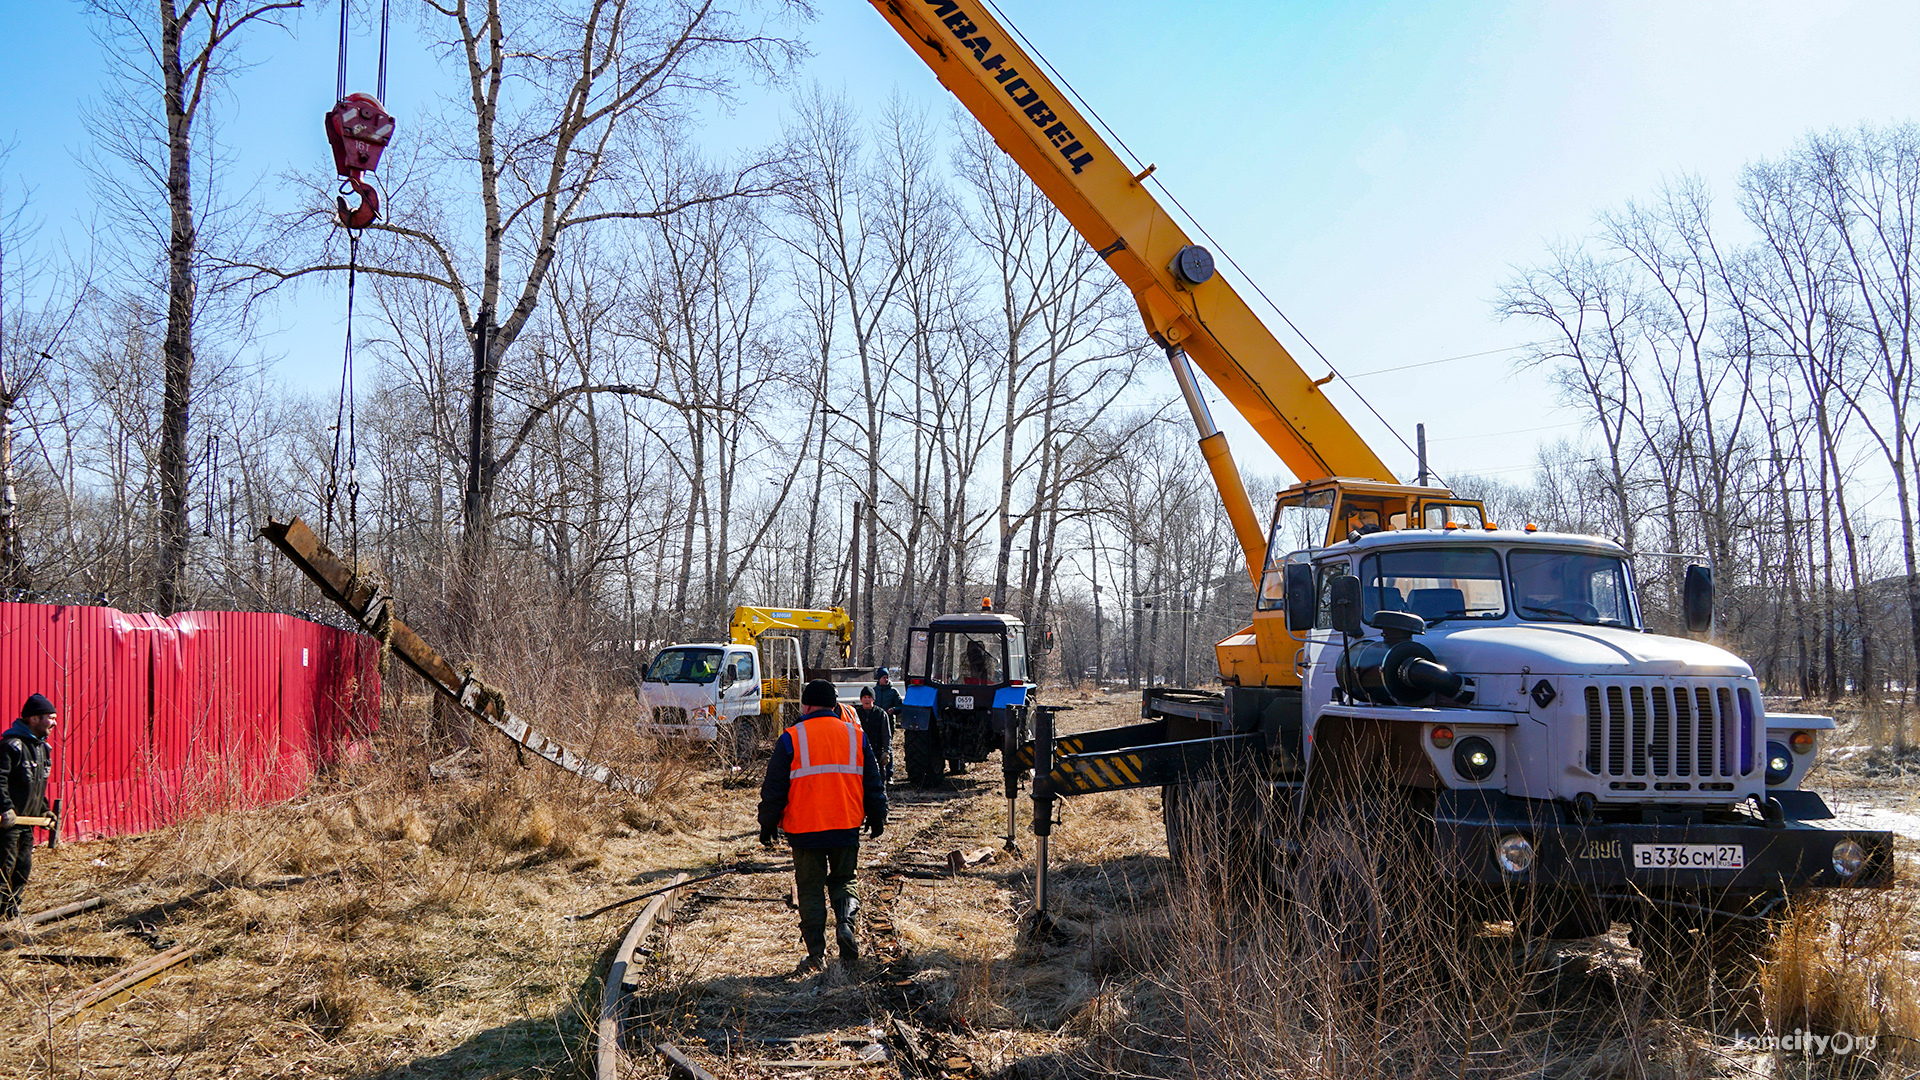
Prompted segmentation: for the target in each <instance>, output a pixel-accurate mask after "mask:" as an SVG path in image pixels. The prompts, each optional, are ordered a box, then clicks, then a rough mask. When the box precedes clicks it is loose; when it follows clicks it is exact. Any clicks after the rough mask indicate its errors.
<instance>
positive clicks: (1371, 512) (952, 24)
mask: <svg viewBox="0 0 1920 1080" xmlns="http://www.w3.org/2000/svg"><path fill="white" fill-rule="evenodd" d="M870 2H871V3H872V4H873V6H874V8H875V10H877V11H879V12H880V13H881V15H883V16H884V17H885V18H886V20H887V22H888V25H890V26H892V27H893V28H894V30H895V31H896V32H898V33H899V34H900V36H901V37H902V38H903V39H905V40H906V42H907V44H908V45H909V46H911V47H912V48H913V51H914V52H915V53H916V54H917V55H919V57H920V59H921V60H922V61H924V62H925V63H926V65H927V67H929V68H930V69H932V71H933V73H934V75H935V76H936V77H938V78H939V80H940V83H941V85H943V86H945V87H946V88H947V90H948V91H949V92H951V93H952V94H953V96H954V97H956V98H958V99H959V100H960V103H961V104H962V105H964V106H965V107H966V109H967V111H968V112H970V113H972V114H973V116H974V119H976V120H978V121H979V122H980V124H981V126H982V127H984V128H986V129H987V132H988V134H990V135H992V136H993V141H994V142H995V143H997V144H998V145H999V147H1000V149H1002V150H1004V151H1005V152H1006V153H1007V154H1008V156H1010V157H1012V158H1013V160H1014V162H1015V163H1016V164H1018V165H1019V166H1020V168H1021V169H1022V170H1023V171H1024V172H1025V173H1026V174H1027V176H1028V178H1029V179H1031V180H1032V181H1033V182H1034V184H1036V185H1037V186H1038V187H1039V188H1040V190H1041V193H1042V194H1044V195H1045V196H1046V197H1047V198H1048V199H1049V200H1050V201H1052V203H1053V205H1054V206H1055V207H1057V208H1058V209H1059V211H1060V212H1061V214H1063V215H1064V216H1065V217H1066V219H1067V221H1068V223H1070V224H1071V225H1072V226H1073V227H1074V228H1075V229H1076V230H1077V231H1078V232H1079V233H1080V235H1081V236H1082V237H1083V238H1085V239H1086V241H1087V242H1088V243H1089V244H1091V245H1093V248H1094V250H1095V251H1097V252H1098V253H1099V255H1100V257H1101V258H1102V259H1104V260H1106V263H1107V265H1108V266H1109V267H1111V268H1112V269H1113V271H1114V273H1116V274H1118V275H1119V276H1120V280H1121V281H1122V282H1123V283H1125V285H1126V286H1127V288H1128V289H1130V290H1131V291H1132V292H1133V299H1134V303H1136V304H1137V305H1138V306H1139V308H1140V316H1141V318H1142V319H1143V320H1144V321H1145V322H1146V327H1147V332H1148V333H1149V334H1151V335H1152V336H1153V339H1154V340H1155V341H1156V342H1158V343H1159V344H1160V345H1161V346H1162V347H1163V348H1165V349H1166V350H1167V358H1168V360H1169V362H1171V363H1172V365H1173V373H1174V377H1175V379H1176V380H1178V382H1179V384H1180V392H1181V394H1182V396H1183V397H1185V398H1186V402H1187V407H1188V409H1189V410H1191V411H1192V413H1193V419H1194V425H1195V427H1197V428H1198V429H1199V434H1200V449H1201V452H1202V454H1203V455H1204V456H1205V458H1206V461H1207V468H1208V470H1209V471H1210V472H1211V473H1212V474H1213V481H1214V486H1215V487H1216V488H1218V489H1219V492H1220V499H1221V502H1222V503H1223V505H1224V506H1225V508H1226V511H1227V517H1228V519H1229V520H1230V521H1232V523H1233V531H1234V535H1235V536H1236V537H1237V538H1238V539H1239V541H1240V547H1241V550H1242V551H1244V552H1245V554H1246V559H1247V573H1248V575H1249V576H1250V577H1251V578H1252V579H1253V581H1254V582H1255V584H1256V585H1257V586H1258V592H1259V597H1260V598H1259V600H1258V602H1257V610H1256V611H1255V614H1254V621H1253V624H1252V625H1250V626H1249V627H1247V629H1246V630H1245V631H1242V632H1241V633H1239V634H1235V635H1233V636H1231V637H1229V638H1227V639H1226V640H1224V641H1222V642H1220V643H1219V644H1218V645H1217V646H1216V647H1215V651H1216V653H1217V655H1218V658H1219V660H1220V671H1221V677H1222V678H1223V679H1225V680H1226V681H1228V682H1235V683H1239V684H1241V685H1261V686H1287V685H1298V683H1299V674H1298V672H1297V670H1296V669H1295V668H1294V666H1293V664H1292V662H1291V660H1292V656H1293V652H1294V643H1293V642H1292V641H1291V640H1290V639H1289V638H1288V636H1287V633H1286V629H1285V625H1284V620H1282V619H1280V618H1278V616H1279V615H1280V612H1279V611H1278V610H1277V608H1276V607H1275V601H1276V598H1277V597H1278V596H1279V595H1280V589H1279V584H1280V579H1281V564H1282V562H1283V561H1284V557H1285V555H1286V554H1287V551H1286V549H1285V548H1282V549H1281V550H1278V551H1275V552H1273V553H1272V557H1271V558H1269V552H1268V550H1267V548H1268V538H1267V532H1266V530H1265V529H1263V528H1262V527H1261V523H1260V521H1259V519H1258V518H1257V517H1256V516H1255V514H1254V511H1253V506H1252V503H1251V501H1250V500H1249V499H1248V498H1247V492H1246V486H1245V484H1244V482H1243V481H1242V480H1241V478H1240V471H1239V469H1238V468H1237V467H1236V466H1235V465H1234V463H1233V456H1232V454H1231V453H1230V452H1229V451H1228V449H1227V442H1226V436H1225V435H1223V434H1221V433H1220V431H1219V429H1218V428H1216V427H1215V426H1214V423H1213V418H1212V416H1211V415H1209V414H1208V411H1207V406H1206V401H1205V399H1204V398H1203V397H1202V396H1201V394H1200V390H1199V387H1198V386H1197V385H1196V384H1195V381H1194V378H1193V372H1192V370H1191V369H1190V368H1189V366H1188V361H1189V360H1191V361H1192V363H1193V365H1195V366H1198V367H1199V369H1200V370H1201V371H1202V372H1203V373H1204V374H1205V375H1206V376H1207V378H1208V380H1210V381H1211V382H1212V383H1213V385H1214V386H1215V387H1217V388H1219V390H1220V393H1221V394H1222V395H1224V396H1225V397H1226V399H1227V401H1228V403H1229V404H1231V405H1232V406H1233V408H1234V409H1235V410H1237V411H1238V412H1239V413H1240V415H1242V416H1244V417H1246V419H1247V421H1248V422H1249V423H1251V424H1252V425H1253V429H1254V430H1255V431H1256V432H1258V433H1259V435H1260V437H1261V438H1262V439H1264V440H1265V441H1266V443H1267V445H1268V446H1270V447H1272V448H1273V450H1274V452H1275V453H1276V454H1278V455H1279V456H1280V460H1281V461H1282V462H1283V463H1285V465H1286V467H1287V468H1288V469H1290V470H1292V472H1293V474H1294V476H1295V477H1296V478H1297V479H1298V480H1300V481H1301V482H1300V483H1299V484H1297V485H1295V486H1294V487H1292V488H1289V489H1288V490H1287V491H1285V492H1282V493H1281V494H1280V496H1279V499H1278V508H1277V510H1276V513H1275V517H1274V522H1275V536H1276V542H1281V537H1282V536H1283V535H1284V536H1285V540H1284V542H1285V543H1287V544H1288V546H1314V545H1318V544H1320V543H1322V542H1326V543H1331V542H1333V541H1335V540H1337V539H1341V538H1344V537H1346V536H1347V535H1348V534H1349V533H1350V532H1352V531H1353V530H1356V529H1359V530H1362V531H1364V530H1367V529H1383V528H1384V529H1396V528H1439V527H1442V526H1445V527H1448V528H1453V527H1456V526H1457V525H1459V524H1461V523H1466V524H1469V525H1482V524H1484V523H1485V512H1484V510H1483V509H1482V508H1481V507H1480V505H1479V504H1478V503H1476V502H1473V501H1472V500H1464V499H1456V498H1454V497H1453V495H1452V494H1451V493H1450V492H1448V491H1446V490H1444V489H1440V488H1429V487H1415V486H1409V485H1404V484H1401V483H1399V482H1398V480H1397V479H1396V478H1395V477H1394V475H1393V471H1392V470H1391V469H1389V468H1388V467H1387V464H1386V462H1384V461H1382V460H1381V459H1380V456H1379V455H1378V454H1376V453H1374V452H1373V448H1372V447H1370V446H1368V445H1367V442H1366V440H1365V439H1363V438H1361V437H1360V433H1359V432H1357V431H1355V430H1354V428H1353V425H1351V424H1349V423H1348V422H1347V420H1346V418H1345V417H1344V416H1342V415H1340V410H1339V409H1338V408H1336V407H1335V406H1334V404H1333V402H1331V401H1329V400H1327V396H1326V394H1324V393H1322V392H1321V387H1322V386H1323V385H1325V383H1326V382H1328V381H1329V380H1330V379H1331V378H1332V377H1333V376H1332V375H1328V376H1327V377H1326V378H1323V379H1315V378H1314V377H1313V376H1312V375H1310V374H1308V373H1307V371H1306V370H1305V369H1303V368H1302V367H1301V366H1300V364H1299V363H1298V362H1297V361H1295V360H1294V358H1293V356H1292V355H1291V354H1290V353H1288V352H1287V349H1286V347H1285V346H1284V345H1281V344H1280V342H1279V340H1278V339H1277V338H1275V337H1274V336H1273V333H1272V331H1270V330H1268V329H1267V326H1266V324H1265V323H1263V322H1261V321H1260V319H1259V317H1258V316H1256V315H1255V314H1254V313H1253V309H1252V308H1251V307H1249V306H1248V304H1247V302H1246V301H1245V300H1244V299H1243V298H1242V297H1241V296H1240V294H1239V293H1238V292H1235V291H1234V289H1233V287H1232V286H1231V285H1229V284H1228V283H1227V282H1226V281H1224V280H1223V279H1222V278H1221V277H1220V275H1219V274H1217V273H1215V272H1214V266H1213V256H1212V253H1210V252H1208V251H1207V250H1206V249H1205V248H1203V247H1200V246H1199V245H1196V244H1194V243H1193V242H1192V240H1191V239H1190V238H1189V237H1188V236H1187V234H1186V231H1185V230H1184V229H1182V228H1181V227H1180V225H1179V223H1178V222H1176V221H1175V220H1174V219H1173V217H1172V215H1170V214H1168V213H1167V211H1166V210H1165V208H1163V207H1162V206H1161V205H1160V203H1159V201H1158V200H1156V199H1155V198H1154V197H1153V195H1152V194H1151V193H1149V192H1148V191H1147V189H1146V187H1145V186H1144V182H1145V180H1146V178H1147V175H1148V174H1149V173H1151V172H1153V166H1152V165H1148V166H1147V167H1146V168H1145V169H1143V170H1141V171H1140V172H1139V173H1137V174H1136V173H1135V172H1134V171H1133V170H1132V168H1131V167H1130V166H1128V165H1127V163H1126V162H1124V161H1122V160H1121V158H1120V156H1119V155H1118V154H1116V153H1114V150H1113V148H1112V147H1111V146H1109V145H1108V144H1107V142H1106V140H1105V139H1103V138H1102V137H1101V136H1100V134H1099V132H1098V130H1097V129H1096V128H1095V127H1094V125H1093V124H1092V123H1090V122H1089V121H1088V119H1087V117H1086V116H1084V115H1082V114H1081V112H1080V111H1079V109H1078V108H1077V107H1076V106H1075V105H1074V104H1073V102H1072V100H1071V99H1069V98H1068V96H1067V95H1066V94H1065V93H1064V92H1063V91H1062V89H1061V87H1060V86H1058V85H1057V84H1056V83H1055V82H1054V81H1053V80H1052V79H1051V78H1049V77H1048V75H1047V73H1046V71H1045V70H1044V69H1043V68H1042V67H1041V65H1040V64H1039V63H1037V62H1036V61H1035V59H1034V58H1033V57H1032V56H1030V55H1029V54H1028V53H1027V52H1026V50H1025V49H1023V48H1021V46H1020V43H1019V41H1018V40H1017V39H1016V38H1015V37H1014V35H1013V34H1011V33H1009V32H1008V31H1007V29H1006V27H1004V26H1002V25H1001V24H1000V23H999V22H998V21H997V20H996V19H994V17H993V16H992V14H991V13H990V12H989V10H988V6H987V3H986V2H985V0H870ZM1288 507H1294V508H1296V509H1303V510H1305V509H1312V510H1316V511H1317V512H1318V513H1319V514H1320V515H1321V517H1320V520H1324V521H1325V522H1326V525H1325V526H1324V527H1325V529H1326V532H1325V533H1324V534H1323V536H1322V535H1316V536H1314V537H1311V538H1308V539H1306V540H1305V542H1304V543H1302V544H1298V545H1296V544H1295V541H1296V540H1298V539H1299V538H1298V537H1296V536H1294V535H1293V534H1292V533H1286V534H1283V533H1282V531H1281V525H1282V514H1281V511H1284V510H1285V509H1286V508H1288ZM1456 519H1458V520H1456Z"/></svg>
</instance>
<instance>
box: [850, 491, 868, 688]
mask: <svg viewBox="0 0 1920 1080" xmlns="http://www.w3.org/2000/svg"><path fill="white" fill-rule="evenodd" d="M864 507H865V504H864V503H858V502H856V503H854V504H853V543H852V545H851V546H850V548H849V550H848V553H847V559H848V565H847V629H848V631H849V632H850V633H852V634H853V635H854V641H853V643H852V646H850V647H849V648H848V649H847V652H848V654H849V659H851V658H852V657H853V656H860V655H862V654H861V653H860V651H859V649H858V646H861V645H865V646H867V647H868V648H872V647H873V643H872V642H871V641H861V640H859V635H860V618H859V615H860V511H861V510H862V509H863V508H864ZM867 636H868V637H869V638H870V637H872V635H871V634H869V635H867ZM869 661H870V658H869Z"/></svg>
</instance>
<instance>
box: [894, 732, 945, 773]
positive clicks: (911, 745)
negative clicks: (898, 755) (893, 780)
mask: <svg viewBox="0 0 1920 1080" xmlns="http://www.w3.org/2000/svg"><path fill="white" fill-rule="evenodd" d="M900 735H901V739H902V741H903V742H904V743H905V745H904V746H903V747H902V751H903V753H904V754H905V756H906V759H907V782H908V783H910V784H912V785H913V786H914V787H917V788H932V787H939V786H940V781H941V772H940V770H941V768H942V767H943V766H944V765H945V763H946V762H945V759H944V758H943V757H941V754H940V733H939V732H938V731H936V730H933V729H932V728H929V729H927V730H926V731H914V730H912V729H908V730H906V731H903V732H901V733H900Z"/></svg>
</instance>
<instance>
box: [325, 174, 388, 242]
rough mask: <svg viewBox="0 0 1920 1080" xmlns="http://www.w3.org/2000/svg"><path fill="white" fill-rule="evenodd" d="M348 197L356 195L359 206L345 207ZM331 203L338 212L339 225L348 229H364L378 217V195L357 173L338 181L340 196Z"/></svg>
mask: <svg viewBox="0 0 1920 1080" xmlns="http://www.w3.org/2000/svg"><path fill="white" fill-rule="evenodd" d="M348 195H358V196H359V197H360V205H359V206H349V205H347V196H348ZM333 202H334V205H335V206H337V207H338V208H339V210H340V224H341V225H342V226H343V227H345V228H348V229H364V228H366V227H367V226H369V225H371V224H373V223H374V221H375V220H377V219H378V218H379V217H380V193H379V192H378V191H376V190H375V189H374V186H373V185H372V184H369V183H367V182H366V181H365V180H362V179H360V174H359V173H358V172H355V173H354V174H353V175H351V176H349V177H347V178H346V179H345V180H342V181H340V194H339V195H338V196H336V197H335V198H334V200H333Z"/></svg>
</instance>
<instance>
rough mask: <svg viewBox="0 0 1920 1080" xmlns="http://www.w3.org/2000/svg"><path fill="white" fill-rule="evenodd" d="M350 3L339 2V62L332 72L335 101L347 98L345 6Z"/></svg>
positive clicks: (351, 0)
mask: <svg viewBox="0 0 1920 1080" xmlns="http://www.w3.org/2000/svg"><path fill="white" fill-rule="evenodd" d="M352 2H353V0H340V62H339V65H338V67H337V68H336V69H335V71H334V86H335V89H334V92H333V100H335V101H339V100H340V99H341V98H343V97H346V96H347V5H348V4H350V3H352Z"/></svg>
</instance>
